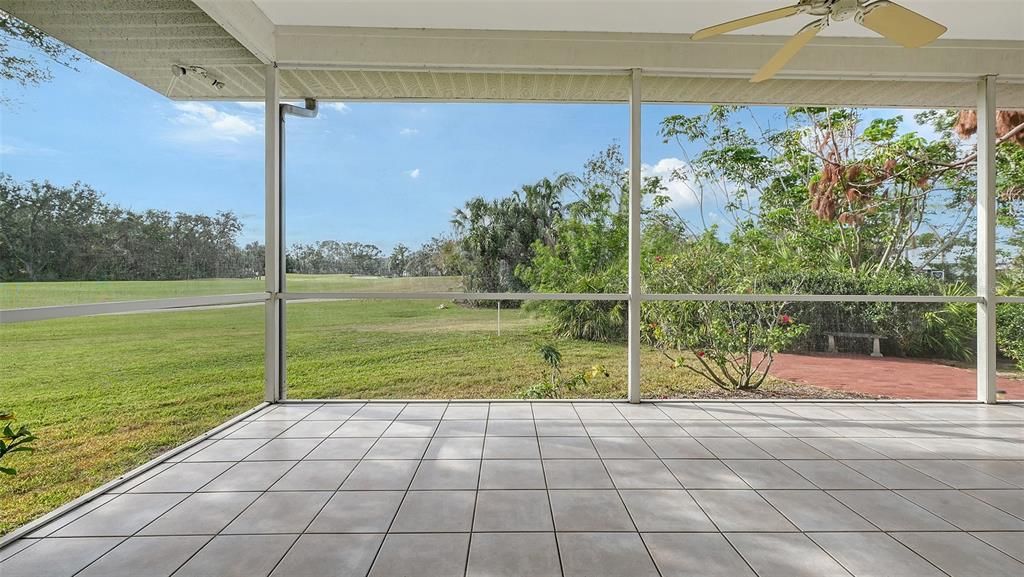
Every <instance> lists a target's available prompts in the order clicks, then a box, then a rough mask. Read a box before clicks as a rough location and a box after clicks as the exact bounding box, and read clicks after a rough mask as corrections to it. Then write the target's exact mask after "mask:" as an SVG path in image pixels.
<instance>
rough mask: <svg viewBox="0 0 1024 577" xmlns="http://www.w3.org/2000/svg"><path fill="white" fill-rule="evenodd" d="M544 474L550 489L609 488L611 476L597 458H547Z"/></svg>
mask: <svg viewBox="0 0 1024 577" xmlns="http://www.w3.org/2000/svg"><path fill="white" fill-rule="evenodd" d="M544 475H545V477H546V478H547V486H548V488H550V489H611V488H613V487H614V485H612V480H611V477H609V476H608V472H607V471H606V470H605V467H604V463H603V462H601V461H599V460H597V459H565V460H559V459H549V460H545V461H544Z"/></svg>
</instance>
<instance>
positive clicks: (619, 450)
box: [591, 437, 657, 459]
mask: <svg viewBox="0 0 1024 577" xmlns="http://www.w3.org/2000/svg"><path fill="white" fill-rule="evenodd" d="M591 440H592V441H593V442H594V447H596V448H597V453H598V454H599V455H600V456H601V458H602V459H656V458H657V455H655V454H654V451H652V450H651V448H650V447H649V446H648V445H647V442H646V441H644V439H641V438H640V437H594V438H592V439H591Z"/></svg>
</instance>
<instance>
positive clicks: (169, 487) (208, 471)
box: [129, 462, 231, 493]
mask: <svg viewBox="0 0 1024 577" xmlns="http://www.w3.org/2000/svg"><path fill="white" fill-rule="evenodd" d="M229 467H231V463H221V462H214V463H175V464H174V465H173V466H171V467H170V468H168V469H166V470H164V471H163V472H161V473H160V474H159V475H155V476H153V477H151V478H150V479H149V480H147V481H145V482H143V483H139V484H138V485H136V486H134V487H132V489H131V490H130V491H129V492H130V493H193V492H195V491H198V490H199V488H200V487H202V486H203V485H205V484H207V483H209V482H210V481H211V480H212V479H213V478H214V477H216V476H217V475H220V474H221V473H223V472H224V471H227V470H228V468H229Z"/></svg>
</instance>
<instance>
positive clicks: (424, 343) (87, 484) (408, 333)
mask: <svg viewBox="0 0 1024 577" xmlns="http://www.w3.org/2000/svg"><path fill="white" fill-rule="evenodd" d="M204 282H206V283H209V284H206V285H205V288H206V290H207V294H208V293H209V292H211V291H212V292H217V291H218V290H219V287H232V288H231V289H230V290H225V291H224V292H239V291H238V290H235V289H236V287H242V286H252V285H251V284H250V285H243V284H241V283H247V282H248V283H253V282H255V281H204ZM218 283H220V284H218ZM232 283H235V284H232ZM299 283H309V284H308V285H307V286H303V287H302V289H301V290H313V289H311V288H309V287H317V288H316V290H330V289H329V288H326V287H333V288H336V289H337V290H385V289H383V288H382V287H383V286H388V287H390V288H392V289H394V290H398V289H399V288H402V289H403V290H404V289H406V288H407V287H408V286H417V284H416V283H419V284H418V286H419V287H420V288H425V289H426V290H444V288H438V287H443V286H444V285H445V283H453V279H435V278H431V279H377V280H367V279H355V278H351V277H341V276H339V277H333V278H329V279H325V278H319V277H317V278H299V279H293V286H295V285H296V284H299ZM403 283H408V284H403ZM60 284H63V285H68V284H70V285H77V284H81V285H85V284H88V283H60ZM127 284H128V285H129V286H116V285H114V283H109V284H108V287H107V289H104V291H101V292H99V293H92V294H90V293H89V291H88V290H86V289H85V288H83V289H82V292H81V293H80V294H81V296H82V297H86V296H94V297H95V298H94V300H100V299H102V298H103V297H104V296H105V295H112V294H117V295H121V296H120V297H119V298H131V299H137V298H148V297H152V296H174V295H176V294H181V293H180V291H181V289H180V288H177V286H174V287H168V286H166V285H168V284H172V283H152V284H149V283H127ZM161 284H163V285H165V286H164V287H163V288H162V289H161V287H160V286H159V285H161ZM0 286H2V287H3V290H4V291H5V292H4V293H3V294H4V295H5V298H6V299H8V300H6V301H5V302H7V303H10V302H11V301H10V299H11V296H12V294H13V292H12V291H11V285H0ZM57 286H58V283H40V284H39V285H35V286H31V285H25V284H22V285H20V287H19V288H18V290H19V291H20V292H19V295H24V296H26V298H27V299H28V300H30V301H31V302H32V303H33V306H42V305H46V304H55V302H68V300H67V299H64V298H60V297H62V296H63V293H61V292H60V291H59V290H56V288H57ZM215 287H218V288H216V290H215ZM354 287H360V288H358V289H356V288H354ZM426 287H430V288H426ZM244 290H251V289H244ZM295 290H299V288H298V287H295ZM175 291H178V292H175ZM193 294H204V293H193ZM19 304H22V301H19ZM5 306H10V305H9V304H7V305H5ZM22 306H28V305H24V304H22ZM288 319H289V324H288V381H289V396H290V398H438V399H449V398H508V397H514V396H517V395H519V394H520V393H521V392H522V391H523V390H524V389H525V388H526V387H529V386H530V385H531V384H533V383H535V382H537V381H538V380H540V379H542V378H543V377H544V376H545V375H546V374H547V371H546V369H545V366H544V365H543V363H542V362H541V359H540V357H539V355H538V352H537V348H538V346H539V345H540V344H542V343H548V342H551V343H554V344H556V346H558V348H559V349H560V350H561V351H562V354H563V358H564V371H565V372H566V373H572V372H574V371H580V370H586V369H588V368H590V367H591V366H593V365H598V364H600V365H603V366H604V367H605V368H606V369H607V370H608V372H609V373H610V376H609V377H601V378H599V379H597V380H595V381H594V382H592V383H591V384H590V385H589V386H587V387H585V388H583V389H580V390H577V391H575V392H574V393H571V396H576V397H593V398H609V397H618V398H622V397H624V396H625V394H626V386H625V383H626V348H625V345H624V344H621V343H618V344H606V343H593V342H584V341H558V340H555V339H552V338H551V337H550V333H549V331H548V329H547V326H546V322H545V321H544V319H542V318H539V317H537V316H534V315H532V314H530V313H529V312H526V311H522V310H514V309H513V310H503V311H502V313H501V334H500V335H499V334H498V323H497V321H498V318H497V312H496V311H495V310H493V309H476V308H467V307H462V306H458V305H453V304H451V303H443V302H441V301H333V302H319V301H318V302H302V303H293V304H291V305H289V307H288ZM642 364H643V371H644V384H643V392H644V395H645V396H648V397H665V396H676V397H692V396H708V395H716V393H717V391H716V390H715V389H714V387H712V386H710V385H708V384H707V383H704V382H702V381H700V380H699V379H696V378H694V377H693V376H691V375H690V374H688V373H685V372H683V371H681V370H678V369H672V368H671V366H670V364H669V363H668V362H667V361H665V360H664V359H663V358H662V357H661V356H659V355H658V354H657V353H656V352H654V351H650V350H648V351H645V352H644V355H643V358H642ZM0 375H2V379H3V380H2V382H3V387H2V389H0V409H10V410H13V411H14V412H15V413H16V414H17V416H18V419H19V421H20V422H23V423H25V424H28V425H30V426H31V427H32V429H33V431H34V432H35V433H36V434H37V435H38V436H39V438H40V440H39V442H38V451H37V452H36V453H35V454H32V455H29V456H26V455H18V456H17V457H16V458H14V459H11V465H13V466H16V467H18V468H19V470H20V472H19V474H18V475H17V476H16V477H14V478H9V479H8V478H5V479H3V482H2V483H0V503H2V504H3V506H2V507H0V534H2V533H5V532H7V531H10V530H11V529H13V528H15V527H17V526H19V525H22V524H24V523H26V522H28V521H29V520H31V519H33V518H35V517H38V516H39V515H41V514H43V513H45V512H47V511H49V510H52V509H53V508H55V507H57V506H59V505H61V504H62V503H65V502H67V501H69V500H71V499H73V498H75V497H77V496H79V495H81V494H83V493H85V492H87V491H89V490H91V489H93V488H95V487H97V486H99V485H101V484H103V483H105V482H107V481H109V480H111V479H113V478H115V477H117V476H118V475H120V474H122V473H123V472H125V471H127V470H129V469H131V468H132V467H134V466H136V465H139V464H141V463H143V462H145V461H147V460H148V459H151V458H152V457H153V456H154V455H155V454H157V453H159V452H160V451H162V450H165V449H168V448H170V447H173V446H175V445H178V444H180V443H181V442H183V441H185V440H187V439H189V438H191V437H194V436H195V435H197V434H199V433H201V432H203V431H205V430H208V429H210V428H212V427H213V426H215V425H217V424H219V423H221V422H223V421H225V420H227V419H228V418H230V417H231V416H233V415H236V414H238V413H240V412H242V411H244V410H246V409H248V408H250V407H252V406H254V405H256V404H258V403H259V402H260V401H261V400H262V396H263V384H262V383H263V309H262V307H258V306H252V307H225V308H213V309H205V310H191V311H188V310H186V311H173V312H154V313H138V314H121V315H107V316H96V317H79V318H67V319H56V320H48V321H37V322H28V323H16V324H8V325H0ZM773 386H774V385H773ZM769 388H771V387H769ZM5 463H6V459H5Z"/></svg>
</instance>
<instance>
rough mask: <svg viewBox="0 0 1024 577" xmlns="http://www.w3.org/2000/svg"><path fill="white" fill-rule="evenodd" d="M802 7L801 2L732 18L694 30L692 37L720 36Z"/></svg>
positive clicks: (787, 15)
mask: <svg viewBox="0 0 1024 577" xmlns="http://www.w3.org/2000/svg"><path fill="white" fill-rule="evenodd" d="M802 9H803V7H802V6H801V5H800V4H794V5H793V6H787V7H785V8H779V9H778V10H770V11H768V12H762V13H760V14H754V15H753V16H747V17H746V18H739V19H737V20H730V21H728V22H723V23H721V24H715V25H714V26H708V27H707V28H702V29H700V30H698V31H696V32H694V33H693V35H692V36H690V39H691V40H703V39H705V38H710V37H712V36H718V35H719V34H725V33H726V32H732V31H733V30H739V29H740V28H746V27H748V26H754V25H756V24H763V23H765V22H771V21H772V20H781V19H783V18H787V17H789V16H793V15H796V14H799V13H800V11H801V10H802Z"/></svg>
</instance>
